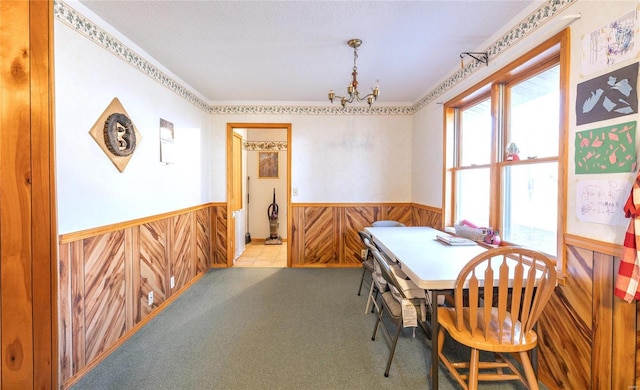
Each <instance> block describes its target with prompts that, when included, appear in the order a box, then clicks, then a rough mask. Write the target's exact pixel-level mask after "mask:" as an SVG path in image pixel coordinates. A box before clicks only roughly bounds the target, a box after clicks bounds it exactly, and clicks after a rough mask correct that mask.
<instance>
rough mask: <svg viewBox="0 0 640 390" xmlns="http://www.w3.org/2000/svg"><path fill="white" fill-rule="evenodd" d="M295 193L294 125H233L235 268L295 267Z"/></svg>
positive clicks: (230, 256) (231, 246)
mask: <svg viewBox="0 0 640 390" xmlns="http://www.w3.org/2000/svg"><path fill="white" fill-rule="evenodd" d="M290 194H291V124H290V123H228V124H227V221H228V223H227V242H228V245H227V265H228V266H229V267H231V266H233V265H234V263H235V264H236V265H237V266H287V267H289V266H290V265H291V260H290V258H289V253H290V252H291V251H290V241H289V239H288V238H289V237H291V234H290V233H291V229H290V226H291V221H290V217H289V216H290V214H291V213H290V203H291V201H290ZM274 198H275V200H274ZM274 211H275V218H274ZM274 228H275V231H274ZM276 237H277V238H278V239H275V240H274V238H276Z"/></svg>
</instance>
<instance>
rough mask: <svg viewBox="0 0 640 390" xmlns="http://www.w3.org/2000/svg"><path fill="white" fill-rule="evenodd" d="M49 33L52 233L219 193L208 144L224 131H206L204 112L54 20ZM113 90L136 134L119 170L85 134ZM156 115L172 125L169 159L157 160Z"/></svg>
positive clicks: (219, 178) (220, 139) (215, 156)
mask: <svg viewBox="0 0 640 390" xmlns="http://www.w3.org/2000/svg"><path fill="white" fill-rule="evenodd" d="M74 6H78V5H77V4H74ZM54 35H55V43H54V44H55V48H54V50H55V53H56V55H55V83H56V88H55V91H56V96H55V102H56V107H55V109H56V134H55V136H56V178H57V201H58V210H57V212H58V232H59V233H60V234H64V233H68V232H75V231H79V230H84V229H88V228H92V227H97V226H103V225H108V224H112V223H117V222H122V221H127V220H131V219H136V218H142V217H146V216H150V215H156V214H160V213H164V212H169V211H173V210H178V209H181V208H185V207H189V206H194V205H200V204H203V203H207V202H211V201H223V200H224V185H225V184H224V183H225V175H224V172H225V170H224V167H225V165H224V164H226V161H225V160H224V156H223V157H222V159H221V158H219V154H220V153H216V152H217V148H216V147H214V145H225V142H226V141H225V137H226V135H225V131H224V130H220V131H221V133H222V134H221V135H217V136H214V132H213V131H212V122H211V116H210V114H208V113H207V112H205V111H203V110H202V109H200V108H198V107H196V106H195V105H194V104H192V103H190V102H188V101H186V100H185V99H184V98H182V97H180V96H178V95H176V94H175V93H174V92H172V91H170V90H169V89H167V88H165V87H163V86H162V85H160V84H159V83H158V82H156V81H154V80H153V79H152V78H150V77H148V76H146V75H144V74H143V73H141V72H140V71H139V70H137V69H135V68H134V67H132V66H131V65H129V64H127V63H125V62H124V61H122V60H121V59H119V58H117V57H116V56H115V55H113V54H111V53H109V52H107V51H106V50H104V49H103V48H101V47H99V46H98V45H96V44H95V43H93V42H91V41H90V40H88V39H87V38H85V37H84V36H82V35H80V34H78V33H77V32H76V31H74V30H73V29H71V28H70V27H69V26H67V25H66V24H63V23H61V22H60V21H58V20H56V21H55V24H54ZM114 97H118V98H119V100H120V102H121V103H122V105H123V106H124V108H125V110H126V111H127V113H128V114H129V116H130V118H131V119H132V121H133V123H134V125H135V126H136V127H137V129H138V131H139V132H140V133H141V134H142V141H141V142H139V144H138V147H137V149H136V150H135V152H134V154H133V157H132V158H131V160H130V161H129V164H128V165H127V167H126V169H125V170H124V172H123V173H120V172H119V171H118V170H117V169H116V167H115V166H114V165H113V164H112V163H111V161H110V160H109V159H108V158H107V156H106V155H105V154H104V152H103V151H102V150H101V149H100V147H99V146H98V144H97V143H96V142H95V141H94V140H93V138H92V137H91V136H90V134H89V133H88V132H89V130H90V129H91V128H92V127H93V125H94V123H96V120H97V119H98V118H99V117H100V115H101V114H102V113H103V111H104V110H105V108H106V107H107V105H108V104H109V103H110V102H111V100H112V99H113V98H114ZM160 118H163V119H166V120H168V121H170V122H172V123H173V124H174V126H175V146H176V163H175V164H172V165H164V164H162V163H160V152H159V150H160V148H159V145H160V142H159V125H160V123H159V122H160ZM221 162H222V163H223V165H222V169H220V168H219V167H218V166H217V165H218V164H219V163H221ZM221 173H222V174H221ZM220 183H222V184H220ZM220 185H222V191H220V188H219V186H220ZM216 186H217V187H218V188H216ZM220 194H222V197H220Z"/></svg>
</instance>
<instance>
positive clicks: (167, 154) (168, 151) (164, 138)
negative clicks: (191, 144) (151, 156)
mask: <svg viewBox="0 0 640 390" xmlns="http://www.w3.org/2000/svg"><path fill="white" fill-rule="evenodd" d="M174 148H175V133H174V131H173V123H171V122H169V121H167V120H164V119H162V118H160V162H162V163H165V164H174V163H175V162H176V161H175V149H174Z"/></svg>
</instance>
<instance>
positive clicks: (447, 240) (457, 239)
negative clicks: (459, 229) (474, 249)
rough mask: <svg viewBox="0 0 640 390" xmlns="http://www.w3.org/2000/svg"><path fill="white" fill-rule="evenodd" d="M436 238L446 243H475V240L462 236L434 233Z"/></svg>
mask: <svg viewBox="0 0 640 390" xmlns="http://www.w3.org/2000/svg"><path fill="white" fill-rule="evenodd" d="M436 238H437V239H438V240H439V241H442V242H444V243H445V244H448V245H477V244H476V243H475V241H472V240H470V239H468V238H464V237H453V236H442V235H436Z"/></svg>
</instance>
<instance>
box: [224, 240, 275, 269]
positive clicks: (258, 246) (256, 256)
mask: <svg viewBox="0 0 640 390" xmlns="http://www.w3.org/2000/svg"><path fill="white" fill-rule="evenodd" d="M233 266H234V267H286V266H287V243H286V242H283V243H282V245H265V244H264V241H252V242H250V243H249V244H247V246H246V248H245V250H244V252H242V255H240V257H238V259H236V261H235V263H234V265H233Z"/></svg>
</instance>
